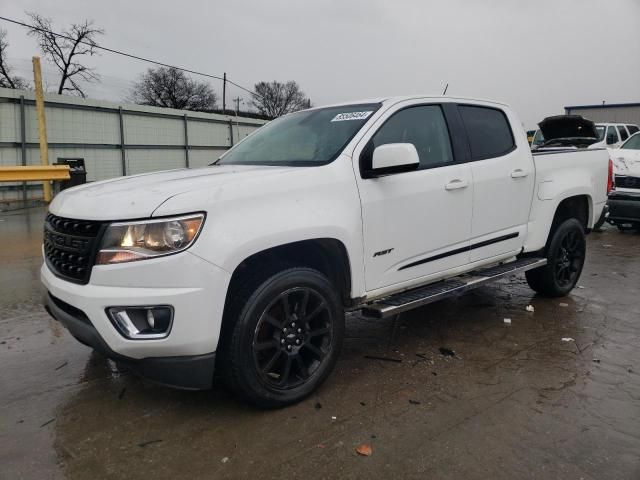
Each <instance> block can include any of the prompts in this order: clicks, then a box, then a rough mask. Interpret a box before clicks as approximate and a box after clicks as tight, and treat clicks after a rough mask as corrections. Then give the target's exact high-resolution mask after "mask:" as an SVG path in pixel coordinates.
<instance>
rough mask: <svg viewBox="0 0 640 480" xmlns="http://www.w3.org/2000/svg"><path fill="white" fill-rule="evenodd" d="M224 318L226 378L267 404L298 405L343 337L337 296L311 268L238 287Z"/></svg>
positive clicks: (326, 372)
mask: <svg viewBox="0 0 640 480" xmlns="http://www.w3.org/2000/svg"><path fill="white" fill-rule="evenodd" d="M255 283H257V285H255ZM225 321H228V322H233V325H232V326H231V327H230V329H229V332H228V334H229V338H228V339H227V341H226V342H225V343H226V348H224V349H223V355H225V359H224V360H223V361H224V363H225V364H226V370H227V372H226V373H227V375H226V377H227V379H228V382H229V384H230V385H231V387H232V388H233V390H234V391H235V392H236V393H238V394H239V395H241V396H242V397H244V398H246V399H247V400H248V401H250V402H251V403H254V404H256V405H259V406H263V407H282V406H285V405H289V404H291V403H295V402H297V401H299V400H301V399H303V398H304V397H306V396H307V395H309V394H310V393H311V392H313V391H314V390H315V389H316V388H318V386H320V384H321V383H322V382H323V381H324V380H325V379H326V378H327V376H328V375H329V373H330V372H331V370H332V369H333V367H334V365H335V362H336V360H337V357H338V354H339V351H340V347H341V344H342V339H343V336H344V311H343V308H342V304H341V302H340V300H339V296H338V294H337V292H336V291H335V288H334V287H333V285H332V284H331V283H330V282H329V280H328V279H327V278H326V277H325V276H324V275H322V274H321V273H320V272H318V271H316V270H312V269H310V268H298V267H296V268H288V269H286V270H283V271H280V272H277V273H273V274H271V275H266V276H265V278H263V280H262V281H259V280H258V281H256V282H254V285H253V286H249V287H248V288H246V289H243V291H242V292H241V291H239V292H238V295H237V298H235V299H234V302H233V304H232V306H231V311H230V312H229V315H228V317H227V318H226V319H225Z"/></svg>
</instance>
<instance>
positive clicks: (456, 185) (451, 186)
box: [444, 178, 469, 190]
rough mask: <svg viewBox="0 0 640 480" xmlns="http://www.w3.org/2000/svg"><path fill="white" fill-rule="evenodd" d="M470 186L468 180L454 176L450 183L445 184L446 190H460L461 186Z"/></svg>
mask: <svg viewBox="0 0 640 480" xmlns="http://www.w3.org/2000/svg"><path fill="white" fill-rule="evenodd" d="M468 186H469V182H467V181H466V180H462V179H460V178H454V179H453V180H451V181H450V182H449V183H447V184H446V185H445V186H444V189H445V190H458V189H460V188H467V187H468Z"/></svg>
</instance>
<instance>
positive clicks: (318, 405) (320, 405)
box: [313, 402, 322, 410]
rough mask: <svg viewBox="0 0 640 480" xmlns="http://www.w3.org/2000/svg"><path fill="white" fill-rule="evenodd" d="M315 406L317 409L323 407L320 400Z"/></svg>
mask: <svg viewBox="0 0 640 480" xmlns="http://www.w3.org/2000/svg"><path fill="white" fill-rule="evenodd" d="M313 408H315V409H316V410H320V409H321V408H322V404H321V403H320V402H316V404H315V405H314V406H313Z"/></svg>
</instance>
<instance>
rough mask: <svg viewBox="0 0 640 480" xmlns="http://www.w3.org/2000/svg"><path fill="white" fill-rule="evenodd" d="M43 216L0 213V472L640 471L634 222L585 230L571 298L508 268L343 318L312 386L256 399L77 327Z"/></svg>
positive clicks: (620, 475)
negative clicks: (584, 255) (53, 295)
mask: <svg viewBox="0 0 640 480" xmlns="http://www.w3.org/2000/svg"><path fill="white" fill-rule="evenodd" d="M43 218H44V210H43V209H39V208H35V209H29V210H23V211H19V212H12V213H10V214H0V245H2V249H0V478H3V479H4V478H7V479H16V478H27V479H43V478H71V479H75V478H87V479H89V478H90V479H95V478H113V479H115V478H131V479H136V478H149V477H153V478H156V479H165V478H166V479H175V478H216V479H218V478H260V479H265V478H305V479H311V478H314V479H315V478H341V479H349V478H385V479H386V478H434V479H436V478H437V479H460V478H465V479H466V480H471V479H485V478H491V479H515V478H517V479H529V478H531V479H539V478H545V479H555V478H557V479H638V478H640V349H639V348H638V346H640V234H637V233H635V234H634V233H620V232H618V231H617V230H615V229H611V228H608V229H606V230H605V231H604V232H602V233H594V234H592V235H590V236H589V239H588V260H587V264H586V266H585V270H584V272H583V275H582V278H581V280H580V282H579V285H580V287H581V288H577V289H575V290H574V292H573V293H572V294H571V295H570V296H569V297H566V298H562V299H546V298H541V297H537V296H535V295H534V294H533V292H532V291H531V290H530V289H529V288H528V287H527V285H526V283H525V282H524V279H523V278H521V277H515V278H514V279H512V280H510V281H502V282H501V283H497V284H494V285H492V286H488V287H483V288H481V289H478V290H475V291H473V292H471V293H469V294H467V295H465V296H462V297H459V298H454V299H450V300H445V301H442V302H439V303H437V304H433V305H431V306H429V307H426V308H423V309H420V310H415V311H413V312H409V313H407V314H405V315H402V316H401V317H400V318H399V319H396V320H384V321H372V320H365V319H362V318H357V317H353V318H350V319H349V320H348V328H347V336H348V338H347V340H346V342H345V346H344V349H343V352H342V354H341V357H340V361H339V362H338V365H337V367H336V370H335V371H334V372H333V374H332V375H331V376H330V378H329V380H328V381H327V382H326V383H325V384H324V385H323V386H322V387H321V389H320V390H319V391H318V392H317V393H316V394H314V395H313V396H311V397H310V398H309V399H307V400H305V401H303V402H302V403H300V404H298V405H295V406H293V407H290V408H286V409H282V410H276V411H261V410H258V409H255V408H252V407H249V406H247V405H244V404H242V403H241V402H239V401H238V400H236V399H235V398H233V397H232V396H231V395H229V394H227V393H226V392H224V391H220V390H214V391H211V392H184V391H177V390H170V389H167V388H163V387H158V386H154V385H151V384H148V383H145V382H143V381H142V380H140V379H138V378H136V377H134V376H132V375H130V374H127V373H122V372H118V370H117V369H116V367H115V365H114V364H113V363H112V362H109V361H107V360H105V359H104V358H102V357H100V356H99V355H98V354H96V353H92V351H91V350H90V349H88V348H87V347H84V346H82V345H80V344H79V343H78V342H76V341H75V340H74V339H73V338H71V336H70V335H69V334H68V333H67V332H66V330H65V329H64V328H63V327H61V326H60V325H59V324H57V322H55V321H53V320H52V319H50V318H49V316H48V315H47V314H46V313H45V312H44V311H43V309H42V307H41V304H40V301H41V295H42V291H41V289H40V284H39V280H38V277H39V273H38V271H39V267H40V264H41V259H40V242H41V225H42V221H43ZM528 305H533V307H534V308H535V311H534V312H527V311H526V307H527V306H528ZM505 318H510V319H511V324H510V325H507V324H505V322H504V319H505ZM563 338H565V339H571V340H570V341H563V340H562V339H563ZM441 348H443V350H442V351H441V350H440V349H441ZM446 349H450V350H452V351H453V352H454V353H455V356H451V355H448V353H450V352H447V350H446ZM443 353H444V354H443ZM366 356H370V357H371V356H373V357H384V358H388V359H389V358H390V359H394V360H398V361H385V360H380V359H375V358H366ZM362 443H368V444H370V445H371V447H372V449H373V453H372V455H371V456H369V457H363V456H359V455H357V454H356V453H355V448H356V446H358V445H359V444H362Z"/></svg>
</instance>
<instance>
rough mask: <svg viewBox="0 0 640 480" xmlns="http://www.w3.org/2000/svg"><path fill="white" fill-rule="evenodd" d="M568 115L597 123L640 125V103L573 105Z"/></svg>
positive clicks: (569, 107) (566, 110) (566, 111)
mask: <svg viewBox="0 0 640 480" xmlns="http://www.w3.org/2000/svg"><path fill="white" fill-rule="evenodd" d="M564 111H565V113H566V114H567V115H570V114H573V115H582V116H583V117H584V118H587V119H589V120H591V121H593V122H596V123H632V124H635V125H640V103H609V104H607V103H605V104H603V105H571V106H568V107H564Z"/></svg>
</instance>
